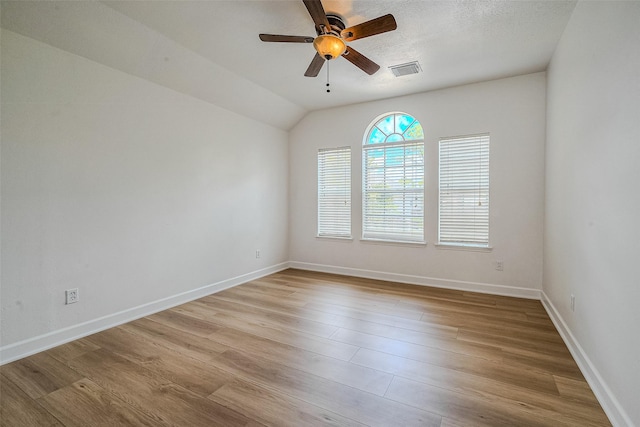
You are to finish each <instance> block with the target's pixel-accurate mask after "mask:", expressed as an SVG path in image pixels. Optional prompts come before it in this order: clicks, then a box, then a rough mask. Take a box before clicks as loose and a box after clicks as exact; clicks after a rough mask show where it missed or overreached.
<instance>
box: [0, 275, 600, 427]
mask: <svg viewBox="0 0 640 427" xmlns="http://www.w3.org/2000/svg"><path fill="white" fill-rule="evenodd" d="M0 424H1V425H3V426H4V425H8V426H14V425H15V426H20V427H22V426H23V425H24V426H29V425H38V426H39V425H45V426H46V425H56V426H62V425H64V426H80V425H105V426H106V425H109V426H112V425H154V426H155V425H157V426H164V425H174V426H187V425H188V426H224V427H234V426H245V427H265V426H278V427H280V426H296V427H298V426H325V425H329V426H331V425H333V426H337V425H340V426H352V425H353V426H360V427H361V426H385V427H388V426H400V425H401V426H412V425H420V426H434V427H436V426H441V427H462V426H464V427H468V426H473V427H476V426H478V427H482V426H516V425H517V426H554V427H555V426H580V427H600V426H610V423H609V420H608V419H607V417H606V415H605V413H604V411H603V410H602V408H601V406H600V405H599V404H598V401H597V400H596V398H595V396H594V395H593V392H592V391H591V389H590V388H589V385H588V384H587V383H586V381H585V379H584V377H583V376H582V374H581V372H580V370H579V368H578V366H577V364H576V363H575V361H574V360H573V358H572V357H571V353H570V352H569V351H568V349H567V347H566V345H565V344H564V342H563V340H562V338H561V337H560V335H559V334H558V332H557V331H556V329H555V326H554V324H553V322H551V320H550V318H549V316H548V315H547V313H546V310H545V308H544V307H543V306H542V304H541V303H540V301H535V300H524V299H518V298H511V297H504V296H496V295H485V294H478V293H474V292H467V291H459V290H450V289H442V288H430V287H426V286H413V285H408V284H401V283H393V282H387V281H381V280H370V279H365V278H354V277H348V276H339V275H334V274H329V273H316V272H308V271H302V270H293V269H290V270H285V271H281V272H278V273H275V274H272V275H269V276H266V277H262V278H260V279H257V280H254V281H251V282H249V283H247V284H244V285H239V286H237V287H234V288H230V289H227V290H225V291H222V292H219V293H217V294H213V295H210V296H207V297H204V298H200V299H198V300H196V301H192V302H189V303H186V304H182V305H179V306H177V307H174V308H172V309H169V310H165V311H162V312H159V313H156V314H154V315H151V316H147V317H145V318H141V319H138V320H135V321H133V322H130V323H127V324H124V325H120V326H118V327H115V328H112V329H109V330H106V331H103V332H101V333H98V334H95V335H93V336H90V337H86V338H84V339H81V340H77V341H73V342H70V343H67V344H64V345H61V346H59V347H57V348H54V349H51V350H48V351H45V352H42V353H39V354H36V355H33V356H30V357H27V358H24V359H22V360H20V361H17V362H14V363H10V364H7V365H5V366H2V367H0Z"/></svg>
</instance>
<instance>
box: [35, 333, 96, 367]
mask: <svg viewBox="0 0 640 427" xmlns="http://www.w3.org/2000/svg"><path fill="white" fill-rule="evenodd" d="M98 348H100V347H98V346H97V345H95V344H92V343H90V342H89V341H88V340H86V339H85V338H81V339H79V340H75V341H71V342H69V343H66V344H62V345H59V346H58V347H55V348H52V349H50V350H47V354H48V355H49V356H51V357H53V358H54V359H56V360H59V361H60V362H66V361H67V360H71V359H73V358H75V357H78V356H81V355H83V354H85V353H88V352H90V351H94V350H97V349H98Z"/></svg>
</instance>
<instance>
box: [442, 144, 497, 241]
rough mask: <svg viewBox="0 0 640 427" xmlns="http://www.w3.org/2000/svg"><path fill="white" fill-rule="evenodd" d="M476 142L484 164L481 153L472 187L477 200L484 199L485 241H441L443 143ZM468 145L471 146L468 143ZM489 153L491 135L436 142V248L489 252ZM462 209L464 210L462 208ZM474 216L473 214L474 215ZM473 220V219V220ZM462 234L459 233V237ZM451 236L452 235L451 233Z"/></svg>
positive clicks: (481, 216)
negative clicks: (484, 155)
mask: <svg viewBox="0 0 640 427" xmlns="http://www.w3.org/2000/svg"><path fill="white" fill-rule="evenodd" d="M473 139H476V140H478V142H477V144H478V145H479V146H480V150H485V148H486V162H485V163H482V162H483V159H482V151H481V154H480V158H474V159H473V160H476V159H477V164H478V166H477V169H478V171H479V172H478V174H479V176H480V175H481V176H480V178H479V179H478V180H476V181H474V182H473V187H475V186H476V183H477V186H478V191H477V193H476V194H475V197H476V198H477V200H480V199H481V198H483V197H486V206H487V207H486V217H485V215H480V216H479V217H480V219H481V220H483V221H484V220H486V241H482V242H473V241H469V240H462V239H461V240H444V241H443V240H442V234H443V233H442V216H443V213H442V203H443V201H442V198H443V197H442V196H443V188H442V180H443V172H442V167H443V160H442V154H443V143H444V142H448V141H463V140H473ZM469 144H472V142H471V141H470V142H469ZM490 152H491V135H490V133H488V132H486V133H478V134H470V135H459V136H451V137H442V138H440V139H439V140H438V242H437V243H436V245H435V246H436V247H438V248H440V249H457V250H469V251H491V250H492V249H493V248H492V246H491V224H490V222H491V215H490V209H491V197H490V196H491V180H490V178H491V170H490ZM485 181H486V186H484V185H483V182H485ZM463 209H464V208H463ZM474 215H475V213H474ZM474 220H475V219H474ZM462 234H464V233H461V232H459V234H458V235H459V236H461V235H462ZM452 235H453V233H452Z"/></svg>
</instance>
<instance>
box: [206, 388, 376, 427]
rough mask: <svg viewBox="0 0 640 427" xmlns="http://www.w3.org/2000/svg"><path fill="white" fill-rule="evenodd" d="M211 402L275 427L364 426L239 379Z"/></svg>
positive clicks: (217, 393)
mask: <svg viewBox="0 0 640 427" xmlns="http://www.w3.org/2000/svg"><path fill="white" fill-rule="evenodd" d="M209 399H212V400H213V401H215V402H218V403H220V404H221V405H224V406H227V407H229V408H231V409H235V410H236V411H238V412H242V413H244V414H247V416H248V417H250V418H253V419H255V420H256V421H258V422H260V423H262V424H264V425H266V426H273V427H286V426H291V427H316V426H334V427H338V426H340V427H364V426H365V424H361V423H359V422H357V421H354V420H350V419H348V418H345V417H343V416H341V415H339V414H336V413H335V412H331V411H328V410H326V409H323V408H320V407H318V406H315V405H312V404H309V403H307V402H305V401H302V400H299V399H296V398H294V397H291V396H287V395H284V394H281V393H278V392H276V391H274V390H270V389H267V388H264V387H261V386H259V385H256V384H253V383H250V382H248V381H244V380H242V379H240V378H238V379H236V380H235V381H233V382H231V383H228V384H225V385H224V386H223V387H221V388H219V389H218V390H216V391H215V392H214V393H213V394H212V395H211V396H209Z"/></svg>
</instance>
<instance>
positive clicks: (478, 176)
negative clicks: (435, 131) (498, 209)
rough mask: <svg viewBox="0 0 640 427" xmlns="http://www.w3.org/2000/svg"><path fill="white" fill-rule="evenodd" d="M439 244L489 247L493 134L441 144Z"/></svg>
mask: <svg viewBox="0 0 640 427" xmlns="http://www.w3.org/2000/svg"><path fill="white" fill-rule="evenodd" d="M439 159H440V173H439V178H440V184H439V190H440V191H439V194H440V201H439V215H438V220H439V224H438V229H439V238H438V240H439V243H441V244H445V245H459V246H477V247H488V246H489V135H488V134H482V135H470V136H461V137H452V138H445V139H441V140H440V144H439Z"/></svg>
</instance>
